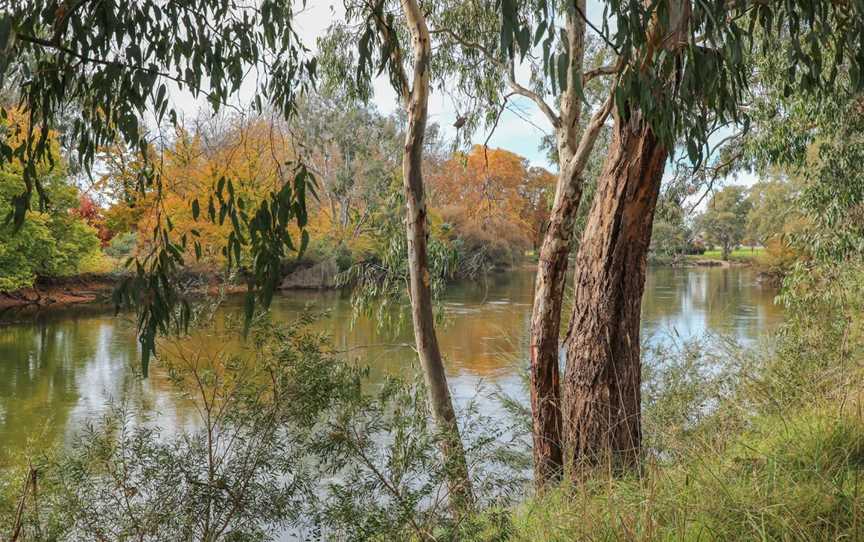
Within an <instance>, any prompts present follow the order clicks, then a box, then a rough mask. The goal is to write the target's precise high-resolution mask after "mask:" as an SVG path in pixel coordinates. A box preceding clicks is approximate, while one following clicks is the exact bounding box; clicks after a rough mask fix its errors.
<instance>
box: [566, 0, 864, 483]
mask: <svg viewBox="0 0 864 542" xmlns="http://www.w3.org/2000/svg"><path fill="white" fill-rule="evenodd" d="M608 6H609V13H610V15H611V16H613V17H614V19H615V22H616V28H617V30H616V31H615V32H614V34H612V35H610V41H611V42H612V44H613V45H614V46H615V48H616V50H618V51H619V53H620V58H621V59H622V62H623V64H624V68H623V69H622V71H621V74H620V76H619V82H618V86H617V89H616V96H615V100H616V109H615V115H614V116H615V127H614V129H613V141H612V145H611V149H610V152H609V155H608V157H607V160H606V165H605V168H604V173H603V175H601V178H600V179H599V181H598V189H597V195H596V197H595V200H594V203H593V206H592V209H591V211H590V214H589V219H588V223H587V226H586V230H585V234H584V235H583V238H582V241H581V243H580V248H579V252H578V254H577V256H576V269H577V273H576V290H575V295H574V306H573V314H572V318H571V322H570V328H569V330H568V333H567V339H566V352H567V369H566V374H565V396H566V397H567V398H566V400H565V409H564V419H565V427H566V429H565V441H566V445H567V447H568V450H569V451H570V452H571V453H572V454H573V458H574V461H577V462H578V461H587V462H589V463H595V464H596V463H597V462H598V461H604V462H605V461H611V462H612V464H613V465H615V466H620V467H627V466H632V465H635V464H636V462H637V461H638V458H639V456H640V453H641V424H640V357H639V354H640V349H639V325H640V312H641V298H642V291H643V288H644V282H645V264H646V254H647V250H648V246H649V244H650V235H651V227H652V223H653V219H654V211H655V208H656V203H657V196H658V193H659V188H660V182H661V179H662V177H663V173H664V169H665V163H666V160H667V158H668V157H669V155H670V154H671V153H672V152H673V151H674V150H675V148H676V146H677V145H680V146H681V147H683V148H685V149H686V152H687V154H688V155H689V157H690V159H691V160H692V161H693V162H694V163H696V164H698V163H700V162H702V161H703V160H704V159H705V157H706V156H705V155H706V154H707V153H706V149H708V148H710V147H709V138H710V135H711V134H712V133H713V132H714V131H715V128H717V127H722V126H724V125H745V126H746V124H747V122H748V120H747V117H746V115H745V114H744V113H746V110H744V107H743V106H744V105H745V104H746V101H747V99H748V98H747V96H748V95H747V90H748V89H749V83H750V78H751V76H752V65H751V63H750V57H749V56H748V49H749V48H750V47H752V46H753V45H754V41H755V38H756V36H757V35H758V34H760V33H764V34H768V35H771V34H777V33H782V34H785V35H789V36H790V39H791V40H792V42H793V43H794V44H795V47H793V48H792V50H791V52H790V54H789V56H788V57H787V58H786V63H785V68H786V73H787V77H788V81H789V87H788V88H789V89H790V90H791V91H792V92H796V91H798V92H800V91H806V90H808V89H813V88H819V87H826V86H831V85H832V84H833V81H831V80H830V79H829V78H822V77H820V76H818V75H816V73H817V72H815V71H814V69H813V67H814V66H818V65H820V64H821V63H822V62H823V60H822V59H823V54H822V51H823V49H828V50H834V51H837V52H838V54H837V55H836V56H834V57H833V58H831V59H826V61H827V62H829V63H835V64H838V63H844V62H849V63H850V64H852V65H856V64H857V63H859V62H861V61H862V57H861V56H860V54H861V51H862V43H861V38H860V36H861V30H862V24H864V22H862V21H864V20H862V18H861V13H860V9H861V8H860V6H859V7H853V6H851V5H845V4H844V5H840V4H835V3H832V2H816V3H814V2H809V1H802V2H785V3H776V4H764V3H751V2H746V1H739V2H733V3H729V2H720V1H718V2H708V3H705V2H689V1H683V0H670V1H668V2H652V3H642V2H615V1H613V2H609V4H608ZM763 45H766V44H765V43H763Z"/></svg>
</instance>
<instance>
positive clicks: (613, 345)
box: [563, 113, 668, 476]
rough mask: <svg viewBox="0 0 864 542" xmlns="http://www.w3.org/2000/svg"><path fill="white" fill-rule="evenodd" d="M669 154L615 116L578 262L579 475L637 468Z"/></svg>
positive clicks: (570, 362)
mask: <svg viewBox="0 0 864 542" xmlns="http://www.w3.org/2000/svg"><path fill="white" fill-rule="evenodd" d="M667 155H668V153H667V150H666V148H665V147H664V146H663V145H662V144H661V143H660V142H659V141H658V139H657V137H656V136H655V135H654V133H653V132H652V131H651V129H650V128H649V127H647V124H646V123H644V122H642V121H641V116H640V115H639V114H638V113H634V114H633V115H631V118H630V119H629V121H623V120H622V119H620V118H616V122H615V128H614V129H613V138H612V144H611V147H610V151H609V156H608V157H607V159H606V163H605V165H604V168H603V173H602V174H601V176H600V178H599V179H598V186H597V193H596V194H595V196H594V197H595V199H594V203H593V205H592V207H591V211H590V214H589V217H588V223H587V225H586V229H585V232H584V234H583V236H582V242H581V244H580V247H579V251H578V254H577V256H576V263H575V267H576V276H575V288H576V289H575V295H574V306H573V316H572V319H571V322H570V327H569V330H568V332H567V337H566V341H565V345H566V350H567V366H566V372H565V378H564V395H565V402H564V409H563V411H564V412H563V415H564V437H565V445H566V449H567V452H568V459H572V462H570V465H572V466H573V467H574V473H573V474H574V475H577V476H578V469H579V468H581V467H583V466H585V465H588V466H595V465H598V464H602V465H606V464H608V463H611V465H612V466H613V467H614V468H616V469H618V468H629V467H632V466H635V465H636V464H637V463H638V460H639V455H640V447H641V440H642V429H641V423H640V400H641V397H640V385H641V373H640V361H639V356H640V349H639V323H640V311H641V307H642V291H643V288H644V285H645V267H646V260H647V253H648V245H649V244H650V242H651V226H652V223H653V220H654V210H655V208H656V205H657V197H658V194H659V190H660V181H661V179H662V177H663V170H664V166H665V162H666V158H667ZM571 453H572V458H570V457H569V454H571Z"/></svg>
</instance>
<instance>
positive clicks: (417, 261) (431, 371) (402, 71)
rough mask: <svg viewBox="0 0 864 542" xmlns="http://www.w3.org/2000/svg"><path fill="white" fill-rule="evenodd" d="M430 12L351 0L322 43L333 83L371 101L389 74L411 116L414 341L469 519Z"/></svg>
mask: <svg viewBox="0 0 864 542" xmlns="http://www.w3.org/2000/svg"><path fill="white" fill-rule="evenodd" d="M424 7H425V6H421V4H420V2H419V1H418V0H400V1H399V2H395V1H387V0H358V1H354V0H346V2H345V10H346V22H345V23H344V24H336V25H333V26H332V27H331V28H330V31H329V33H328V36H327V38H326V39H325V40H322V42H321V43H320V45H321V49H322V57H323V58H324V60H325V66H326V68H327V70H326V73H327V75H328V76H329V78H330V79H331V80H333V79H338V80H342V81H349V82H350V83H349V92H351V93H353V94H354V95H356V96H358V97H361V98H368V97H369V96H370V94H371V87H372V80H373V79H374V77H376V75H380V74H381V73H382V72H384V70H387V73H388V75H389V79H390V83H391V84H392V86H393V88H394V90H395V91H396V94H397V95H398V97H399V100H400V101H401V103H402V108H403V109H404V112H405V115H406V125H405V140H404V146H403V149H402V183H403V191H404V198H405V213H406V214H405V225H406V237H407V241H408V246H407V248H408V271H409V284H408V290H409V294H410V301H411V317H412V323H413V327H414V339H415V343H416V346H417V354H418V357H419V359H420V364H421V366H422V370H423V378H424V381H425V384H426V389H427V393H428V398H429V407H430V409H431V412H432V416H433V418H434V420H435V423H436V424H437V426H438V429H439V431H440V432H441V435H442V437H443V438H442V439H441V450H442V454H443V456H444V459H445V461H446V462H447V464H448V478H449V483H448V487H449V491H450V499H451V502H452V505H453V510H454V512H455V513H457V514H461V513H464V512H466V511H468V510H470V509H471V508H472V507H473V493H472V489H471V483H470V478H469V473H468V466H467V463H466V460H465V451H464V447H463V445H462V440H461V437H460V435H459V427H458V421H457V419H456V411H455V409H454V407H453V399H452V397H451V395H450V389H449V387H448V384H447V376H446V373H445V370H444V361H443V357H442V355H441V349H440V347H439V345H438V337H437V334H436V332H435V317H434V313H433V306H432V288H431V282H432V279H431V275H430V272H429V250H428V245H427V241H428V237H429V224H428V210H427V206H426V194H425V185H424V181H423V171H422V166H423V154H424V149H425V145H424V139H425V136H426V127H427V121H428V112H429V93H430V90H431V81H432V64H433V58H432V38H431V35H430V32H429V26H428V22H427V15H426V11H424V9H423V8H424ZM409 39H410V45H409V44H408V43H409V42H408V40H409ZM353 42H356V43H357V44H358V54H357V56H356V57H355V56H353V54H348V55H346V54H344V52H345V50H346V49H345V45H346V44H348V43H353ZM406 52H409V53H410V55H406ZM409 74H410V75H409Z"/></svg>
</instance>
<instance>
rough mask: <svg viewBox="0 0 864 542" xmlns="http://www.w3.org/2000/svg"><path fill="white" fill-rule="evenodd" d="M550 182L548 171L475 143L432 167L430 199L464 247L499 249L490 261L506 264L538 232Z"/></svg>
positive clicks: (542, 220)
mask: <svg viewBox="0 0 864 542" xmlns="http://www.w3.org/2000/svg"><path fill="white" fill-rule="evenodd" d="M553 184H554V178H553V177H552V175H551V174H550V173H549V172H548V171H546V170H544V169H542V168H530V167H529V166H528V165H527V161H526V160H525V159H524V158H522V157H520V156H518V155H516V154H514V153H512V152H509V151H505V150H502V149H485V148H484V147H482V146H480V145H476V146H474V147H473V148H472V149H471V150H470V151H469V152H468V153H456V154H455V155H454V156H453V157H452V158H451V159H450V160H448V161H447V162H446V163H445V164H444V165H443V167H441V168H440V169H439V171H437V172H435V174H434V175H433V176H432V177H431V179H430V187H431V189H432V199H431V201H432V204H433V205H434V206H435V208H436V211H437V212H439V213H440V214H441V217H442V219H443V220H444V221H445V222H447V223H449V224H452V226H453V227H454V228H455V232H456V235H458V236H459V238H460V239H462V240H463V242H466V243H467V244H468V245H469V247H468V250H469V251H476V250H492V251H495V252H498V253H501V255H500V256H499V257H498V258H495V259H493V261H498V263H503V264H509V263H511V262H512V260H513V258H514V257H515V255H514V253H515V254H516V255H518V254H519V253H520V252H521V251H524V250H527V249H529V248H532V246H533V244H534V243H535V240H536V239H537V238H538V237H541V236H542V229H543V227H544V225H545V222H546V220H547V217H548V211H547V209H548V201H547V194H548V193H549V192H550V191H551V189H552V186H553Z"/></svg>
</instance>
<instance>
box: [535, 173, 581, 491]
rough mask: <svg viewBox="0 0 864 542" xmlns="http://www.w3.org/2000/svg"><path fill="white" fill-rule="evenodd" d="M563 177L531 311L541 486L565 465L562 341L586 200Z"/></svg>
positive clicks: (577, 187)
mask: <svg viewBox="0 0 864 542" xmlns="http://www.w3.org/2000/svg"><path fill="white" fill-rule="evenodd" d="M564 174H565V172H564V171H562V172H561V175H560V176H559V179H558V186H557V190H556V193H555V202H554V204H553V207H552V213H551V215H550V217H549V227H548V228H547V229H546V235H545V236H544V237H543V244H542V245H541V247H540V259H539V261H538V262H537V277H536V279H535V283H534V306H533V309H532V312H531V338H530V355H531V411H532V414H533V415H532V425H533V432H532V436H533V441H534V442H533V444H534V480H535V482H536V483H537V484H538V485H539V486H542V485H543V484H544V483H546V482H547V481H549V480H555V479H557V478H559V477H560V476H561V473H562V470H563V465H564V455H563V449H562V442H561V384H560V376H559V372H560V369H559V363H558V338H559V334H560V331H561V303H562V301H563V299H564V284H565V279H566V276H567V263H568V262H567V257H568V256H569V253H570V239H571V235H572V233H573V222H574V220H575V217H576V210H577V209H578V208H579V200H580V199H581V197H582V182H581V179H564V178H562V177H563V175H564Z"/></svg>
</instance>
